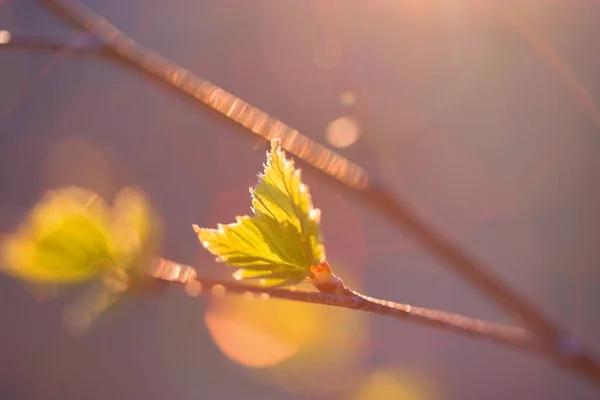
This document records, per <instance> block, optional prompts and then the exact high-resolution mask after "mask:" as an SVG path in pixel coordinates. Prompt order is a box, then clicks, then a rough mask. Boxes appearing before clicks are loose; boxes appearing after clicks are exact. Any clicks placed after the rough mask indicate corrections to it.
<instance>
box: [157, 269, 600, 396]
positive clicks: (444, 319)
mask: <svg viewBox="0 0 600 400" xmlns="http://www.w3.org/2000/svg"><path fill="white" fill-rule="evenodd" d="M150 274H151V276H152V277H154V278H156V279H159V280H161V281H164V282H170V283H176V284H184V285H186V287H187V290H186V291H187V292H188V294H190V295H192V296H196V295H199V294H200V293H216V294H220V295H225V294H227V293H234V294H253V295H256V296H257V297H261V298H265V299H269V298H276V299H284V300H290V301H299V302H303V303H312V304H320V305H325V306H333V307H342V308H348V309H351V310H360V311H365V312H368V313H373V314H379V315H383V316H386V317H391V318H395V319H400V320H405V321H407V322H412V323H416V324H419V325H423V326H429V327H432V328H437V329H442V330H445V331H449V332H455V333H459V334H463V335H466V336H469V337H473V338H478V339H484V340H488V341H491V342H494V343H497V344H501V345H504V346H508V347H511V348H514V349H517V350H520V351H525V352H527V353H530V354H533V355H536V356H540V357H543V358H546V359H548V360H550V361H552V362H553V363H554V364H556V365H558V366H560V367H562V368H564V369H567V370H570V371H572V372H575V373H579V374H581V375H583V376H585V377H587V378H589V380H590V381H591V382H593V383H594V384H596V385H597V386H599V387H600V367H599V366H598V365H597V364H596V363H595V362H594V361H593V360H592V359H591V358H585V357H581V356H579V355H578V354H577V353H569V352H565V351H557V347H556V346H548V345H547V344H546V343H544V342H543V341H539V340H538V339H537V338H535V337H533V336H532V335H531V334H530V333H529V332H528V331H527V330H526V329H523V328H520V327H515V326H509V325H503V324H497V323H493V322H488V321H484V320H481V319H477V318H471V317H467V316H464V315H460V314H453V313H449V312H445V311H438V310H432V309H428V308H423V307H415V306H411V305H408V304H401V303H395V302H392V301H386V300H379V299H375V298H373V297H369V296H365V295H363V294H361V293H359V292H356V291H354V290H350V289H348V290H347V291H346V293H345V294H341V295H336V294H329V293H320V292H309V291H301V290H295V289H294V288H290V289H282V288H261V287H257V286H254V285H249V284H244V283H240V282H236V281H234V282H232V281H225V280H220V279H212V278H206V277H200V276H198V275H197V274H196V271H195V270H194V268H193V267H191V266H188V265H184V264H180V263H176V262H174V261H171V260H167V259H164V258H160V259H159V260H158V262H157V264H156V265H155V266H154V268H153V270H152V271H151V272H150Z"/></svg>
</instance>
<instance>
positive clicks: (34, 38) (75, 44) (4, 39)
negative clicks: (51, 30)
mask: <svg viewBox="0 0 600 400" xmlns="http://www.w3.org/2000/svg"><path fill="white" fill-rule="evenodd" d="M0 46H3V47H13V48H19V49H29V50H48V51H53V52H69V53H81V54H85V55H97V56H102V57H111V56H112V53H111V52H110V51H109V50H108V49H107V48H106V47H104V45H103V44H102V42H101V41H100V40H98V38H96V37H95V36H93V35H90V34H87V33H86V34H61V35H32V34H25V33H18V32H9V31H0Z"/></svg>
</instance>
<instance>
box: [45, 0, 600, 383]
mask: <svg viewBox="0 0 600 400" xmlns="http://www.w3.org/2000/svg"><path fill="white" fill-rule="evenodd" d="M38 2H40V3H41V4H43V5H45V6H47V7H49V8H52V9H53V10H54V11H55V12H56V13H57V14H58V15H59V17H61V18H63V19H65V20H69V21H71V22H74V23H75V24H76V25H78V26H79V27H81V28H82V29H85V30H86V31H87V32H89V33H91V34H93V35H94V36H95V37H97V38H98V39H99V40H100V41H101V43H102V44H103V45H104V48H106V49H108V50H109V51H110V53H111V54H112V56H114V57H118V59H119V60H121V61H124V62H126V63H127V64H128V65H129V66H131V67H133V68H135V69H136V70H137V71H139V72H143V73H145V74H147V75H149V76H152V77H153V78H155V79H157V80H158V81H159V82H162V83H163V84H167V85H168V86H170V87H171V88H173V89H175V90H177V91H179V92H180V93H182V94H185V95H187V96H188V97H191V98H193V99H195V100H197V101H199V102H201V103H203V104H205V105H207V106H209V107H210V108H211V109H212V110H214V111H216V112H218V113H220V114H221V115H222V116H225V117H226V118H227V119H229V120H232V121H235V122H236V123H238V124H240V125H242V126H244V127H245V128H247V129H248V130H249V131H251V132H253V133H255V134H258V135H260V136H261V137H263V138H265V139H274V138H280V139H281V142H282V147H283V148H284V149H286V150H287V151H289V152H291V153H292V154H294V155H296V156H297V157H298V158H299V159H301V160H303V161H304V162H305V163H307V164H309V165H311V166H313V167H315V168H316V169H317V170H319V171H321V172H324V174H323V175H324V176H326V177H328V178H330V182H331V183H335V184H336V185H337V187H338V188H341V187H343V188H345V189H346V190H347V192H349V193H351V194H353V195H355V197H356V198H357V199H358V200H359V201H361V202H362V203H363V204H365V205H367V206H368V207H369V208H371V209H372V210H373V211H375V212H376V213H378V214H380V215H381V216H382V217H384V218H385V219H387V220H389V221H390V222H391V223H392V224H394V225H395V226H397V227H399V228H402V229H404V230H406V231H408V232H409V233H410V234H411V235H412V236H413V238H414V239H415V240H416V241H417V242H418V243H419V244H421V245H422V246H423V247H424V248H425V249H427V250H429V251H430V252H432V253H433V254H434V255H435V256H436V257H437V258H438V259H440V260H441V261H443V262H444V263H445V264H446V265H447V266H449V267H451V268H452V269H453V270H454V271H455V272H456V273H458V274H459V275H460V276H462V277H463V278H464V279H466V280H467V281H468V282H469V283H471V284H473V285H475V286H476V287H477V288H478V289H479V290H481V291H482V292H483V293H485V294H486V295H487V296H488V297H490V298H491V299H492V300H494V301H495V302H496V303H497V304H498V305H499V306H500V307H502V308H503V309H504V310H505V311H507V312H508V313H510V314H511V315H513V316H515V317H518V318H519V319H520V320H521V322H522V323H523V324H525V326H527V327H528V328H529V329H530V330H531V332H532V333H533V334H534V336H535V337H536V342H537V341H539V342H540V343H541V344H542V345H541V348H543V349H544V350H543V352H544V353H546V354H548V355H554V356H556V357H558V359H560V360H567V359H568V360H570V361H569V362H570V363H571V364H570V365H572V366H573V368H572V369H574V370H576V371H578V372H580V373H582V374H584V375H586V376H587V377H588V378H590V379H591V380H592V381H594V382H595V383H597V384H598V383H600V373H599V372H598V371H600V367H599V366H598V364H597V363H595V362H594V361H593V359H592V357H591V356H589V355H586V352H585V350H584V349H582V348H581V347H579V346H578V345H576V344H575V342H574V341H572V340H570V338H568V336H566V335H565V334H563V333H562V332H561V330H560V329H559V328H557V327H556V326H555V325H554V324H553V323H552V322H551V321H550V320H549V319H547V318H546V317H545V316H544V315H543V313H542V312H540V311H539V310H537V309H536V308H535V307H533V306H532V305H530V304H529V303H528V302H527V301H526V300H525V299H524V298H522V297H521V296H519V295H518V294H517V293H515V292H514V291H513V290H511V289H510V288H509V287H508V286H507V285H505V284H504V283H502V281H501V280H500V279H499V278H498V277H497V276H495V275H494V274H492V273H491V272H489V270H488V269H486V268H484V267H483V266H482V264H481V263H480V262H479V261H476V260H475V259H474V258H473V257H472V256H470V255H469V254H467V253H466V252H464V251H463V250H461V249H459V248H458V247H456V246H455V245H454V244H453V243H451V241H450V240H448V239H447V238H445V237H443V236H442V235H441V234H440V233H439V232H437V231H435V230H434V229H433V228H432V227H430V226H429V225H428V224H427V223H426V222H424V221H422V220H421V219H420V218H419V217H418V216H417V215H416V214H415V213H414V212H413V211H412V210H411V209H410V207H408V206H407V205H406V204H403V203H402V202H401V201H399V200H397V199H396V198H394V196H393V195H392V194H391V193H390V192H389V191H388V190H387V189H386V188H385V186H384V185H383V184H382V182H378V181H376V180H374V179H373V177H372V176H369V174H368V173H367V171H365V170H364V169H363V168H361V167H360V166H358V165H356V164H354V163H352V162H350V161H349V160H347V159H345V158H344V157H342V156H340V155H338V154H336V153H334V152H332V151H330V150H328V149H327V148H325V147H324V146H322V145H320V144H318V143H316V142H314V141H312V140H310V139H309V138H308V137H306V136H304V135H303V134H301V133H300V132H298V131H297V130H295V129H293V128H291V127H289V126H287V125H286V124H284V123H283V122H281V121H278V120H276V119H275V118H273V117H271V116H269V115H268V114H267V113H265V112H263V111H262V110H259V109H257V108H255V107H253V106H251V105H250V104H248V103H247V102H245V101H243V100H241V99H239V98H238V97H236V96H234V95H233V94H231V93H228V92H226V91H225V90H223V89H221V88H220V87H218V86H217V85H214V84H213V83H211V82H208V81H206V80H205V79H203V78H200V77H198V76H196V75H194V74H193V73H192V72H190V71H188V70H186V69H184V68H182V67H180V66H179V65H177V64H175V63H173V62H171V61H169V60H167V59H164V58H163V57H161V56H159V55H158V54H156V53H153V52H152V51H150V50H148V49H146V48H144V47H143V46H141V45H139V44H137V43H136V42H134V41H133V40H132V39H131V38H129V37H128V36H126V35H125V34H123V32H121V31H119V30H118V29H117V28H116V27H114V26H113V25H111V24H110V23H108V21H106V20H105V19H104V18H102V17H101V16H99V15H97V14H96V13H95V12H93V11H92V10H91V9H89V8H88V7H86V6H85V5H83V4H82V3H80V2H79V1H75V0H38ZM103 51H104V50H103Z"/></svg>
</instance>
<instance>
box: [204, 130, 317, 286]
mask: <svg viewBox="0 0 600 400" xmlns="http://www.w3.org/2000/svg"><path fill="white" fill-rule="evenodd" d="M250 193H251V194H252V211H253V213H254V216H243V217H238V218H237V222H235V223H232V224H229V225H219V226H218V228H217V229H206V228H199V227H198V226H196V225H194V231H195V232H196V233H197V234H198V238H199V239H200V242H201V243H202V244H203V245H204V247H205V248H206V249H207V250H208V251H210V252H211V253H212V254H214V255H215V256H217V261H219V262H224V263H227V264H229V265H231V266H234V267H239V269H238V270H237V271H236V272H235V273H234V277H235V278H236V279H259V284H260V285H262V286H280V285H291V284H295V283H298V282H300V281H302V280H304V279H305V278H307V277H312V272H311V267H314V266H317V265H319V264H320V263H322V262H325V248H324V246H323V239H322V235H321V227H320V212H319V210H318V209H315V208H314V207H313V204H312V201H311V198H310V193H309V191H308V187H307V186H306V185H304V184H303V183H302V181H301V177H300V171H299V170H297V169H295V168H294V163H293V161H291V160H288V159H286V157H285V154H284V153H283V151H282V150H281V146H280V144H279V141H273V142H272V143H271V151H270V152H269V153H268V154H267V163H266V165H265V170H264V173H263V174H261V175H260V176H259V182H258V184H257V185H256V187H255V188H254V189H251V190H250Z"/></svg>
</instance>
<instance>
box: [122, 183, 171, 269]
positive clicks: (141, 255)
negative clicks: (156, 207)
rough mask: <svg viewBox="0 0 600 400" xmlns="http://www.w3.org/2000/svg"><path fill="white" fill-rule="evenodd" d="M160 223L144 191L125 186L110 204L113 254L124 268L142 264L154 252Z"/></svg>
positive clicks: (152, 255)
mask: <svg viewBox="0 0 600 400" xmlns="http://www.w3.org/2000/svg"><path fill="white" fill-rule="evenodd" d="M161 232H162V228H161V224H160V221H159V219H158V218H157V217H156V214H155V213H154V211H153V209H152V207H151V205H150V203H149V202H148V200H147V198H146V197H145V196H144V193H143V192H141V191H140V190H138V189H133V188H125V189H123V190H121V191H120V192H119V193H118V194H117V197H116V198H115V201H114V205H113V221H112V234H113V235H112V240H113V242H114V244H113V249H114V258H115V260H116V261H117V263H118V264H119V265H120V266H122V267H123V268H125V269H129V268H132V267H137V266H139V267H144V266H145V265H147V264H148V263H149V262H151V261H152V259H153V258H154V257H155V256H156V254H157V252H158V246H159V242H160V239H161Z"/></svg>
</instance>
